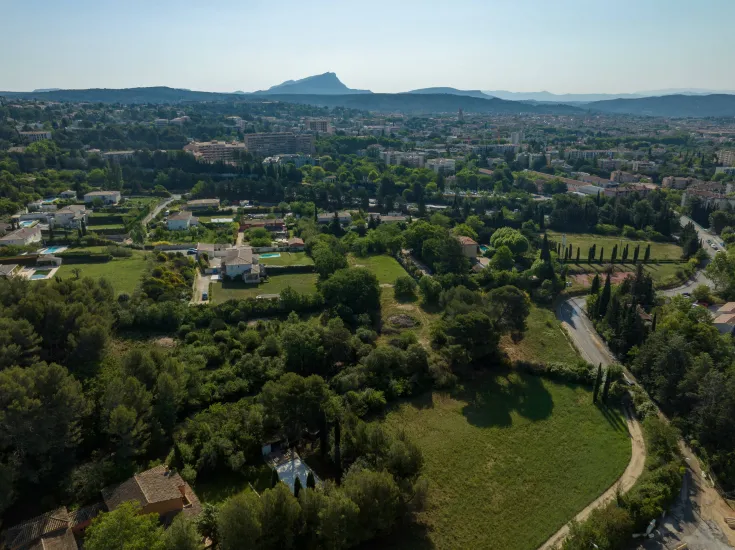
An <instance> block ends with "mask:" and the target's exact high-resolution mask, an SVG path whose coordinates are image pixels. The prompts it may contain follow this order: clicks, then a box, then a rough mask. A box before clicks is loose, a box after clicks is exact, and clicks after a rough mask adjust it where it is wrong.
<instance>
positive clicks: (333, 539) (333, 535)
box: [318, 491, 360, 550]
mask: <svg viewBox="0 0 735 550" xmlns="http://www.w3.org/2000/svg"><path fill="white" fill-rule="evenodd" d="M359 520H360V509H359V508H358V507H357V504H355V503H354V502H353V501H352V500H350V499H349V498H348V497H347V496H346V495H345V494H344V493H343V492H342V491H334V492H332V493H330V494H329V497H328V498H327V499H326V501H325V503H324V507H323V508H322V509H321V510H320V512H319V524H318V531H319V535H320V538H321V539H322V544H323V545H324V548H328V549H330V550H340V549H342V548H351V547H353V546H355V545H356V544H357V543H358V542H359V541H360V538H359V537H360V524H359Z"/></svg>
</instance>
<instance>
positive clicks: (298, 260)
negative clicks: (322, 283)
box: [260, 252, 314, 265]
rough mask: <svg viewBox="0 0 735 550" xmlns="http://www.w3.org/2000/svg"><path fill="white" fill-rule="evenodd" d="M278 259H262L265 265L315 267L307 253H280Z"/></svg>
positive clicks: (261, 261)
mask: <svg viewBox="0 0 735 550" xmlns="http://www.w3.org/2000/svg"><path fill="white" fill-rule="evenodd" d="M279 254H280V256H279V257H278V258H263V256H261V257H260V263H261V264H263V265H314V261H313V260H312V259H311V258H310V257H309V256H307V255H306V252H279Z"/></svg>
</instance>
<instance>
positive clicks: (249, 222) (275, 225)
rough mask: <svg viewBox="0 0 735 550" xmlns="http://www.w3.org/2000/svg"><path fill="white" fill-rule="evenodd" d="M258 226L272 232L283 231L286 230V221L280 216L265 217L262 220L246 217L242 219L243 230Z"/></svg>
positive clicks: (241, 227)
mask: <svg viewBox="0 0 735 550" xmlns="http://www.w3.org/2000/svg"><path fill="white" fill-rule="evenodd" d="M258 227H262V228H263V229H265V230H266V231H270V232H271V233H281V232H283V231H285V230H286V222H284V221H283V220H281V219H278V218H275V219H274V218H270V219H269V218H265V219H261V220H254V219H244V220H241V221H240V230H241V231H247V230H248V229H255V228H258Z"/></svg>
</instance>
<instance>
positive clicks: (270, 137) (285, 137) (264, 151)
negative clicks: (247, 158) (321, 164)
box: [243, 132, 315, 157]
mask: <svg viewBox="0 0 735 550" xmlns="http://www.w3.org/2000/svg"><path fill="white" fill-rule="evenodd" d="M243 140H244V143H245V149H246V150H247V151H248V152H250V153H253V154H255V155H260V156H263V157H270V156H273V155H281V154H295V153H305V154H309V155H313V154H314V152H315V148H314V134H294V133H292V132H275V133H270V134H245V135H244V136H243Z"/></svg>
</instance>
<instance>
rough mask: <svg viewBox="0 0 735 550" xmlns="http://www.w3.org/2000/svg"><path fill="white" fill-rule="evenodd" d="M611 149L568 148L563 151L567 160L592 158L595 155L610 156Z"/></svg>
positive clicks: (595, 156)
mask: <svg viewBox="0 0 735 550" xmlns="http://www.w3.org/2000/svg"><path fill="white" fill-rule="evenodd" d="M612 156H613V152H612V151H601V150H597V149H568V150H566V151H564V158H565V159H567V160H579V159H582V160H594V159H596V158H597V157H608V158H612Z"/></svg>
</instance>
